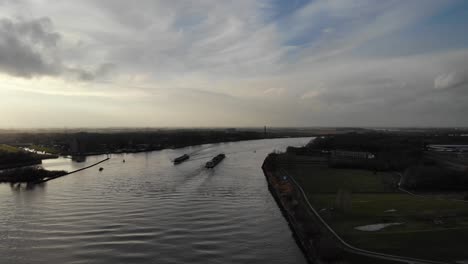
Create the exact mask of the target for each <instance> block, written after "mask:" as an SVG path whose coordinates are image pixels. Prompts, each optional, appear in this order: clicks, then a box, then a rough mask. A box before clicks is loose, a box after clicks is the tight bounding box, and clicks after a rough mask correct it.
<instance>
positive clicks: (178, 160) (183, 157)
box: [174, 154, 190, 164]
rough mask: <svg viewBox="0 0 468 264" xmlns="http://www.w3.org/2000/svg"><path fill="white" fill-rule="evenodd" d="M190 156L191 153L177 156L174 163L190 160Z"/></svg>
mask: <svg viewBox="0 0 468 264" xmlns="http://www.w3.org/2000/svg"><path fill="white" fill-rule="evenodd" d="M189 158H190V156H189V155H187V154H184V155H182V156H180V157H177V158H176V159H175V160H174V164H179V163H182V162H184V161H186V160H188V159H189Z"/></svg>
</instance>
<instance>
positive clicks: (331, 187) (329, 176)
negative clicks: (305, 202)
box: [287, 165, 399, 193]
mask: <svg viewBox="0 0 468 264" xmlns="http://www.w3.org/2000/svg"><path fill="white" fill-rule="evenodd" d="M287 171H288V172H290V173H292V174H293V175H294V176H295V178H296V180H298V181H299V182H300V183H301V184H302V185H303V186H307V190H308V191H310V192H313V193H330V192H331V193H336V192H337V191H338V190H339V189H346V190H350V191H351V192H395V186H396V183H397V182H398V180H399V177H398V175H396V174H394V173H386V172H377V173H376V174H374V172H372V171H367V170H352V169H334V168H328V167H320V166H314V165H299V166H296V167H294V168H287Z"/></svg>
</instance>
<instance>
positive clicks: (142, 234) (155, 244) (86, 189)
mask: <svg viewBox="0 0 468 264" xmlns="http://www.w3.org/2000/svg"><path fill="white" fill-rule="evenodd" d="M309 140H310V139H309V138H291V139H269V140H256V141H242V142H235V143H222V144H209V145H202V146H195V147H188V148H183V149H175V150H162V151H153V152H146V153H137V154H113V155H111V159H110V160H108V161H106V162H104V163H102V164H100V165H98V166H97V167H92V168H90V169H87V170H84V171H81V172H78V173H75V174H71V175H68V176H65V177H62V178H59V179H56V180H53V181H50V182H47V183H46V184H44V185H42V186H36V187H35V188H32V189H31V188H29V189H28V188H24V187H18V186H10V185H9V184H0V263H2V264H4V263H28V264H29V263H200V264H201V263H203V264H205V263H223V264H224V263H281V264H284V263H297V264H300V263H306V261H305V259H304V257H303V255H302V253H301V251H300V249H299V248H298V246H297V245H296V243H295V241H294V239H293V237H292V234H291V231H290V229H289V227H288V224H287V222H286V221H285V220H284V218H283V217H282V215H281V212H280V210H279V208H278V207H277V205H276V203H275V201H274V200H273V198H272V196H271V195H270V193H269V191H268V188H267V185H266V181H265V178H264V176H263V173H262V170H261V168H260V167H261V164H262V162H263V160H264V159H265V157H266V155H267V154H268V153H270V152H272V151H274V150H284V149H285V148H286V147H287V146H301V145H304V144H306V143H307V142H308V141H309ZM221 152H223V153H225V154H226V159H224V160H223V161H222V162H221V163H220V164H219V165H218V166H217V167H216V168H214V169H211V170H210V169H205V168H204V163H205V162H206V161H208V160H209V159H210V158H211V157H213V156H215V155H216V154H218V153H221ZM183 153H190V154H191V158H190V160H189V161H187V162H184V163H182V164H179V165H177V166H174V165H173V164H172V162H171V160H172V159H174V158H175V157H177V156H180V155H182V154H183ZM103 158H105V156H91V157H88V158H87V159H86V161H85V162H81V163H77V162H73V161H71V160H69V159H63V158H61V159H57V160H49V161H46V162H45V163H44V164H43V166H44V167H45V168H47V169H64V170H74V169H76V168H80V167H84V166H86V165H89V164H92V163H94V162H96V161H99V160H101V159H103ZM124 159H125V162H123V160H124ZM99 167H103V168H104V170H103V171H101V172H99V170H98V169H99Z"/></svg>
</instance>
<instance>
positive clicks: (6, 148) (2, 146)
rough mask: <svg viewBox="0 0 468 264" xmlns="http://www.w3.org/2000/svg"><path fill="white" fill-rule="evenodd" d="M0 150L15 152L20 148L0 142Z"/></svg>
mask: <svg viewBox="0 0 468 264" xmlns="http://www.w3.org/2000/svg"><path fill="white" fill-rule="evenodd" d="M0 151H3V152H8V153H16V152H19V151H20V150H19V149H18V148H17V147H13V146H10V145H5V144H0Z"/></svg>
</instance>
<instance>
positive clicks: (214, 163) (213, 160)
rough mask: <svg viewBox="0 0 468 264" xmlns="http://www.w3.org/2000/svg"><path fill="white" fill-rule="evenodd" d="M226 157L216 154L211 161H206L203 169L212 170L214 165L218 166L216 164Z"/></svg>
mask: <svg viewBox="0 0 468 264" xmlns="http://www.w3.org/2000/svg"><path fill="white" fill-rule="evenodd" d="M225 157H226V155H224V154H218V155H217V156H216V157H214V158H213V159H212V160H210V161H208V162H207V163H206V164H205V168H209V169H211V168H214V167H215V166H216V165H218V163H220V162H221V161H222V160H223V159H224V158H225Z"/></svg>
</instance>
